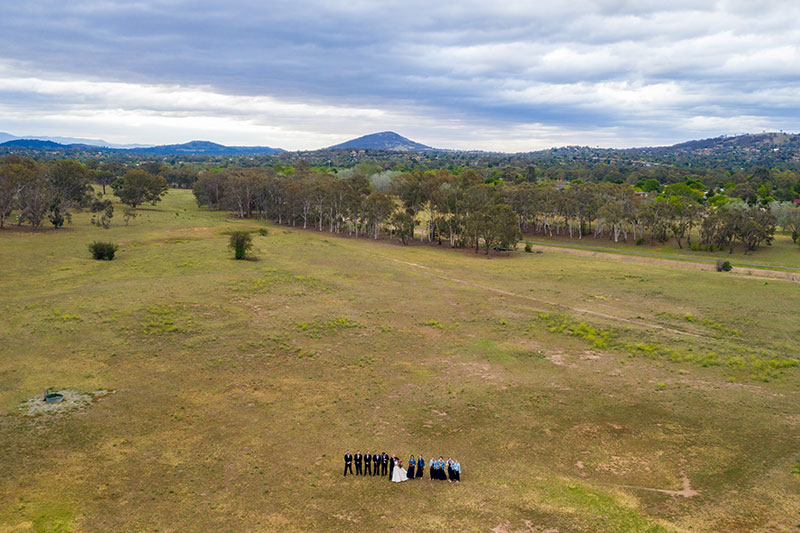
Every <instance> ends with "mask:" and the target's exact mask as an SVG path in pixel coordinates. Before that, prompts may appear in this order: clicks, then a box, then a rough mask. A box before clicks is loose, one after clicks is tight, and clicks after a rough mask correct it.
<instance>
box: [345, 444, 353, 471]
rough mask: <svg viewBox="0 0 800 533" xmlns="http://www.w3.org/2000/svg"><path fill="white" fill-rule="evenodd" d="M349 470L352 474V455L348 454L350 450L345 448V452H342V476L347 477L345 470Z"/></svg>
mask: <svg viewBox="0 0 800 533" xmlns="http://www.w3.org/2000/svg"><path fill="white" fill-rule="evenodd" d="M348 470H350V475H351V476H352V475H353V456H352V455H351V454H350V450H347V453H346V454H344V477H347V471H348Z"/></svg>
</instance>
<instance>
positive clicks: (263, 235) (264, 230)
mask: <svg viewBox="0 0 800 533" xmlns="http://www.w3.org/2000/svg"><path fill="white" fill-rule="evenodd" d="M258 234H259V235H261V236H262V237H266V236H267V235H269V231H267V230H266V228H261V229H260V230H258Z"/></svg>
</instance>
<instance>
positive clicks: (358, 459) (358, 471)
mask: <svg viewBox="0 0 800 533" xmlns="http://www.w3.org/2000/svg"><path fill="white" fill-rule="evenodd" d="M355 459H356V475H357V476H361V475H364V473H363V472H362V471H361V459H362V456H361V450H358V451H357V452H356V455H355Z"/></svg>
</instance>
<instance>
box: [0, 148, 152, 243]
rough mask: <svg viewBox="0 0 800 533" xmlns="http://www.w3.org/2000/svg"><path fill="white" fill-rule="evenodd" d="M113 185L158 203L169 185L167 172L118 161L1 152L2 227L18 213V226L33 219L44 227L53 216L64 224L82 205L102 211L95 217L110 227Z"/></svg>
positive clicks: (123, 195) (127, 197) (125, 198)
mask: <svg viewBox="0 0 800 533" xmlns="http://www.w3.org/2000/svg"><path fill="white" fill-rule="evenodd" d="M93 183H96V184H98V185H99V186H101V187H102V191H103V193H102V194H95V191H94V188H93V187H92V184H93ZM107 185H110V186H111V188H112V189H113V191H114V194H116V195H117V196H118V197H119V199H120V201H121V202H122V203H124V204H127V205H129V206H131V207H132V208H135V207H136V206H138V205H141V204H142V203H145V202H150V203H153V204H155V203H156V202H158V201H159V200H160V199H161V197H162V196H163V195H164V193H166V191H167V182H166V179H165V178H164V177H163V176H159V175H155V174H152V173H150V172H148V171H147V170H144V169H142V168H129V167H126V166H124V165H121V164H119V163H115V162H114V163H108V164H98V163H97V162H94V164H88V165H87V164H84V163H81V162H80V161H77V160H74V159H54V160H35V159H33V158H30V157H22V156H18V155H9V156H5V157H3V158H0V228H2V227H4V226H5V225H6V222H7V221H8V220H9V217H11V216H12V215H13V216H15V221H16V224H17V225H18V226H19V225H22V224H23V223H27V224H29V225H30V226H32V227H34V228H39V227H41V226H42V224H43V223H44V221H45V220H49V222H50V223H51V224H52V225H53V227H55V228H59V227H61V226H63V225H64V223H65V222H69V221H70V220H71V213H72V212H73V211H75V210H80V209H89V210H91V211H92V212H94V213H97V217H96V218H93V219H92V220H93V222H95V223H97V224H99V225H102V226H104V227H108V224H109V223H110V220H111V217H112V216H113V204H112V202H111V201H110V200H109V199H107V198H104V194H105V191H106V186H107Z"/></svg>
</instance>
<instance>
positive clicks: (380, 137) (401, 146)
mask: <svg viewBox="0 0 800 533" xmlns="http://www.w3.org/2000/svg"><path fill="white" fill-rule="evenodd" d="M328 149H329V150H338V149H355V150H393V151H399V152H429V151H432V150H436V149H435V148H431V147H430V146H426V145H424V144H420V143H418V142H414V141H412V140H411V139H407V138H405V137H403V136H402V135H398V134H397V133H395V132H393V131H382V132H380V133H372V134H370V135H364V136H362V137H358V138H357V139H351V140H349V141H346V142H343V143H341V144H336V145H334V146H330V147H328Z"/></svg>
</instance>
